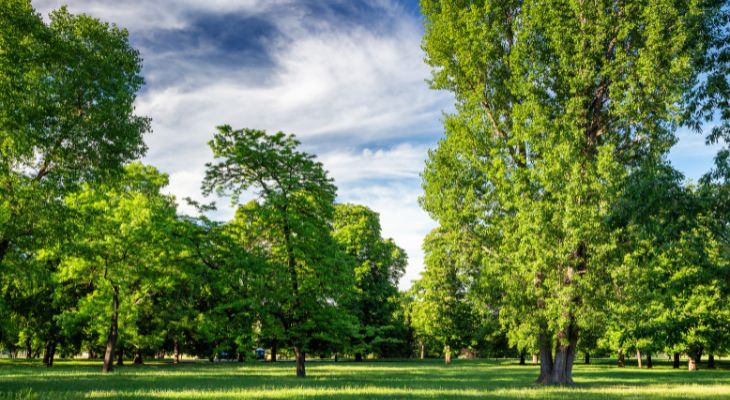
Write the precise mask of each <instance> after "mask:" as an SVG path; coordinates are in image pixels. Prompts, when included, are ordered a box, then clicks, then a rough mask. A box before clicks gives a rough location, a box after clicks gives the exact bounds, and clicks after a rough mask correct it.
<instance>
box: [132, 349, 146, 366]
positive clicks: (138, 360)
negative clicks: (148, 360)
mask: <svg viewBox="0 0 730 400" xmlns="http://www.w3.org/2000/svg"><path fill="white" fill-rule="evenodd" d="M132 362H133V363H134V364H135V365H141V364H144V360H143V359H142V350H137V352H135V353H134V360H133V361H132Z"/></svg>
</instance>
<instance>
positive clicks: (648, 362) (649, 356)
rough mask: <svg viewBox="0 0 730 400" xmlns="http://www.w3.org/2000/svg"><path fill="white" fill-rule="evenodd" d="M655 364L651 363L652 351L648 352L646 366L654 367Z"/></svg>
mask: <svg viewBox="0 0 730 400" xmlns="http://www.w3.org/2000/svg"><path fill="white" fill-rule="evenodd" d="M653 366H654V364H652V363H651V353H646V368H651V367H653Z"/></svg>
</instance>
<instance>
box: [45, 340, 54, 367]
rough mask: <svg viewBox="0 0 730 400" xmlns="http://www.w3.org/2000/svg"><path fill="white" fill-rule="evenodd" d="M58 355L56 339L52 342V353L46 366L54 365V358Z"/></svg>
mask: <svg viewBox="0 0 730 400" xmlns="http://www.w3.org/2000/svg"><path fill="white" fill-rule="evenodd" d="M55 357H56V341H55V340H54V341H53V342H52V343H51V355H50V356H48V363H47V364H46V367H52V366H53V359H54V358H55Z"/></svg>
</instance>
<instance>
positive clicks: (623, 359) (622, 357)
mask: <svg viewBox="0 0 730 400" xmlns="http://www.w3.org/2000/svg"><path fill="white" fill-rule="evenodd" d="M625 366H626V356H625V355H624V349H623V348H619V349H618V367H619V368H623V367H625Z"/></svg>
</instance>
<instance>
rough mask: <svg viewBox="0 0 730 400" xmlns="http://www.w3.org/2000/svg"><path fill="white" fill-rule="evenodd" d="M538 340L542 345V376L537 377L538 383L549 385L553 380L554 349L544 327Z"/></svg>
mask: <svg viewBox="0 0 730 400" xmlns="http://www.w3.org/2000/svg"><path fill="white" fill-rule="evenodd" d="M538 342H539V345H540V376H539V377H538V378H537V383H540V384H543V385H547V384H549V383H551V382H552V375H553V351H552V346H551V345H550V338H549V336H547V334H546V333H545V332H544V330H542V329H541V332H540V333H539V335H538Z"/></svg>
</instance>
